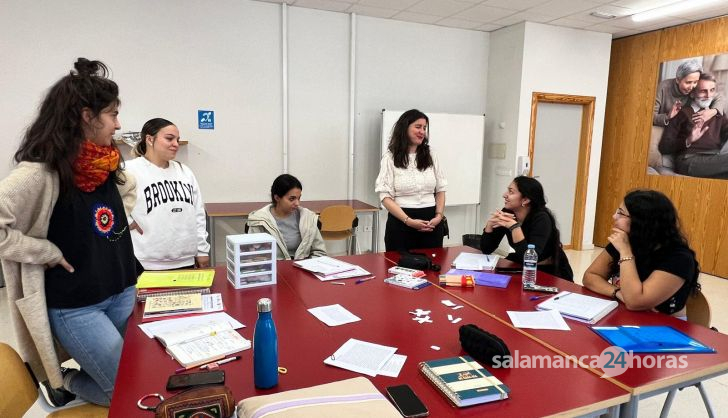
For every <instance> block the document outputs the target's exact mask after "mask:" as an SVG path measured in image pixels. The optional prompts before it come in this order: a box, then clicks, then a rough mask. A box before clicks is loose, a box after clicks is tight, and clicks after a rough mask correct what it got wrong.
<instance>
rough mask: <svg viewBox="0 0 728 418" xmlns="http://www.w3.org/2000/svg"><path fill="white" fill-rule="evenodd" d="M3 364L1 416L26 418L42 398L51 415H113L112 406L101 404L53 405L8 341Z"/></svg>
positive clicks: (0, 357) (0, 354) (0, 347)
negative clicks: (110, 409) (24, 417)
mask: <svg viewBox="0 0 728 418" xmlns="http://www.w3.org/2000/svg"><path fill="white" fill-rule="evenodd" d="M0 365H1V367H2V371H3V377H2V379H0V393H2V396H0V417H3V418H22V417H23V415H25V413H26V412H28V410H29V409H30V408H31V407H32V406H33V405H34V404H35V402H36V400H39V399H40V406H41V407H42V408H43V410H44V411H46V412H48V413H49V415H48V418H71V417H83V418H102V417H103V418H105V417H107V416H108V415H109V408H104V407H101V406H98V405H91V404H82V405H76V406H68V407H63V409H61V408H54V407H52V406H51V405H49V404H48V402H47V401H46V399H45V396H44V395H43V394H42V393H41V392H40V389H39V387H38V384H37V382H36V380H35V378H34V377H33V375H32V374H31V372H30V369H29V368H28V366H27V365H26V364H25V363H24V362H23V360H22V359H21V358H20V356H19V355H18V353H17V352H16V351H15V349H14V348H13V347H11V346H9V345H7V344H5V343H0Z"/></svg>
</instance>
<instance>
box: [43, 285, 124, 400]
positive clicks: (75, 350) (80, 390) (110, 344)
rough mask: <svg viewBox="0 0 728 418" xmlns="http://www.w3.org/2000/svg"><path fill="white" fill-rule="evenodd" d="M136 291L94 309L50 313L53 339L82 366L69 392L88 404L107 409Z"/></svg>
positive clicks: (120, 295)
mask: <svg viewBox="0 0 728 418" xmlns="http://www.w3.org/2000/svg"><path fill="white" fill-rule="evenodd" d="M135 290H136V289H135V288H134V286H129V287H128V288H126V289H125V290H124V291H123V292H121V293H118V294H116V295H114V296H111V297H109V298H108V299H106V300H104V301H102V302H100V303H97V304H95V305H91V306H84V307H83V308H73V309H55V308H49V309H48V317H49V319H50V322H51V329H52V330H53V335H54V336H55V337H56V338H57V339H58V341H59V342H60V343H61V345H62V346H63V348H64V349H65V350H66V351H67V352H68V354H70V355H71V357H73V359H74V360H76V362H77V363H78V364H79V365H80V366H81V372H79V373H77V374H76V375H75V376H73V377H72V378H71V381H70V382H69V384H68V387H66V389H68V390H69V391H70V392H72V393H75V394H76V395H77V396H79V397H81V398H82V399H84V400H85V401H88V402H91V403H95V404H97V405H103V406H108V405H109V404H110V403H111V395H112V393H113V390H114V381H116V372H117V370H118V368H119V360H120V359H121V347H122V345H123V343H124V332H125V330H126V323H127V320H128V319H129V315H130V314H131V311H132V309H133V308H134V300H135V293H136V292H135Z"/></svg>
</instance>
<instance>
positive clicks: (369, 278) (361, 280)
mask: <svg viewBox="0 0 728 418" xmlns="http://www.w3.org/2000/svg"><path fill="white" fill-rule="evenodd" d="M373 278H374V277H366V278H364V279H359V280H357V281H356V282H354V283H355V284H359V283H364V282H367V281H369V280H371V279H373Z"/></svg>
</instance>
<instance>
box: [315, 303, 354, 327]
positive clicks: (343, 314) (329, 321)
mask: <svg viewBox="0 0 728 418" xmlns="http://www.w3.org/2000/svg"><path fill="white" fill-rule="evenodd" d="M308 311H309V312H311V314H313V316H315V317H316V318H318V319H319V321H321V322H323V323H324V324H326V325H328V326H330V327H335V326H337V325H343V324H348V323H351V322H357V321H361V318H359V317H358V316H356V315H354V314H353V313H351V312H349V311H348V310H347V309H346V308H344V307H343V306H341V305H339V304H338V303H337V304H336V305H328V306H319V307H316V308H311V309H309V310H308Z"/></svg>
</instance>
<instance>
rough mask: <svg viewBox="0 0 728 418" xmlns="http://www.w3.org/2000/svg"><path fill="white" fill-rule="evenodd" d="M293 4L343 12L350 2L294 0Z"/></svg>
mask: <svg viewBox="0 0 728 418" xmlns="http://www.w3.org/2000/svg"><path fill="white" fill-rule="evenodd" d="M292 5H293V6H298V7H306V8H308V9H320V10H329V11H332V12H343V11H345V10H346V9H348V8H349V7H350V6H351V3H346V2H343V1H335V0H296V2H295V3H293V4H292Z"/></svg>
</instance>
